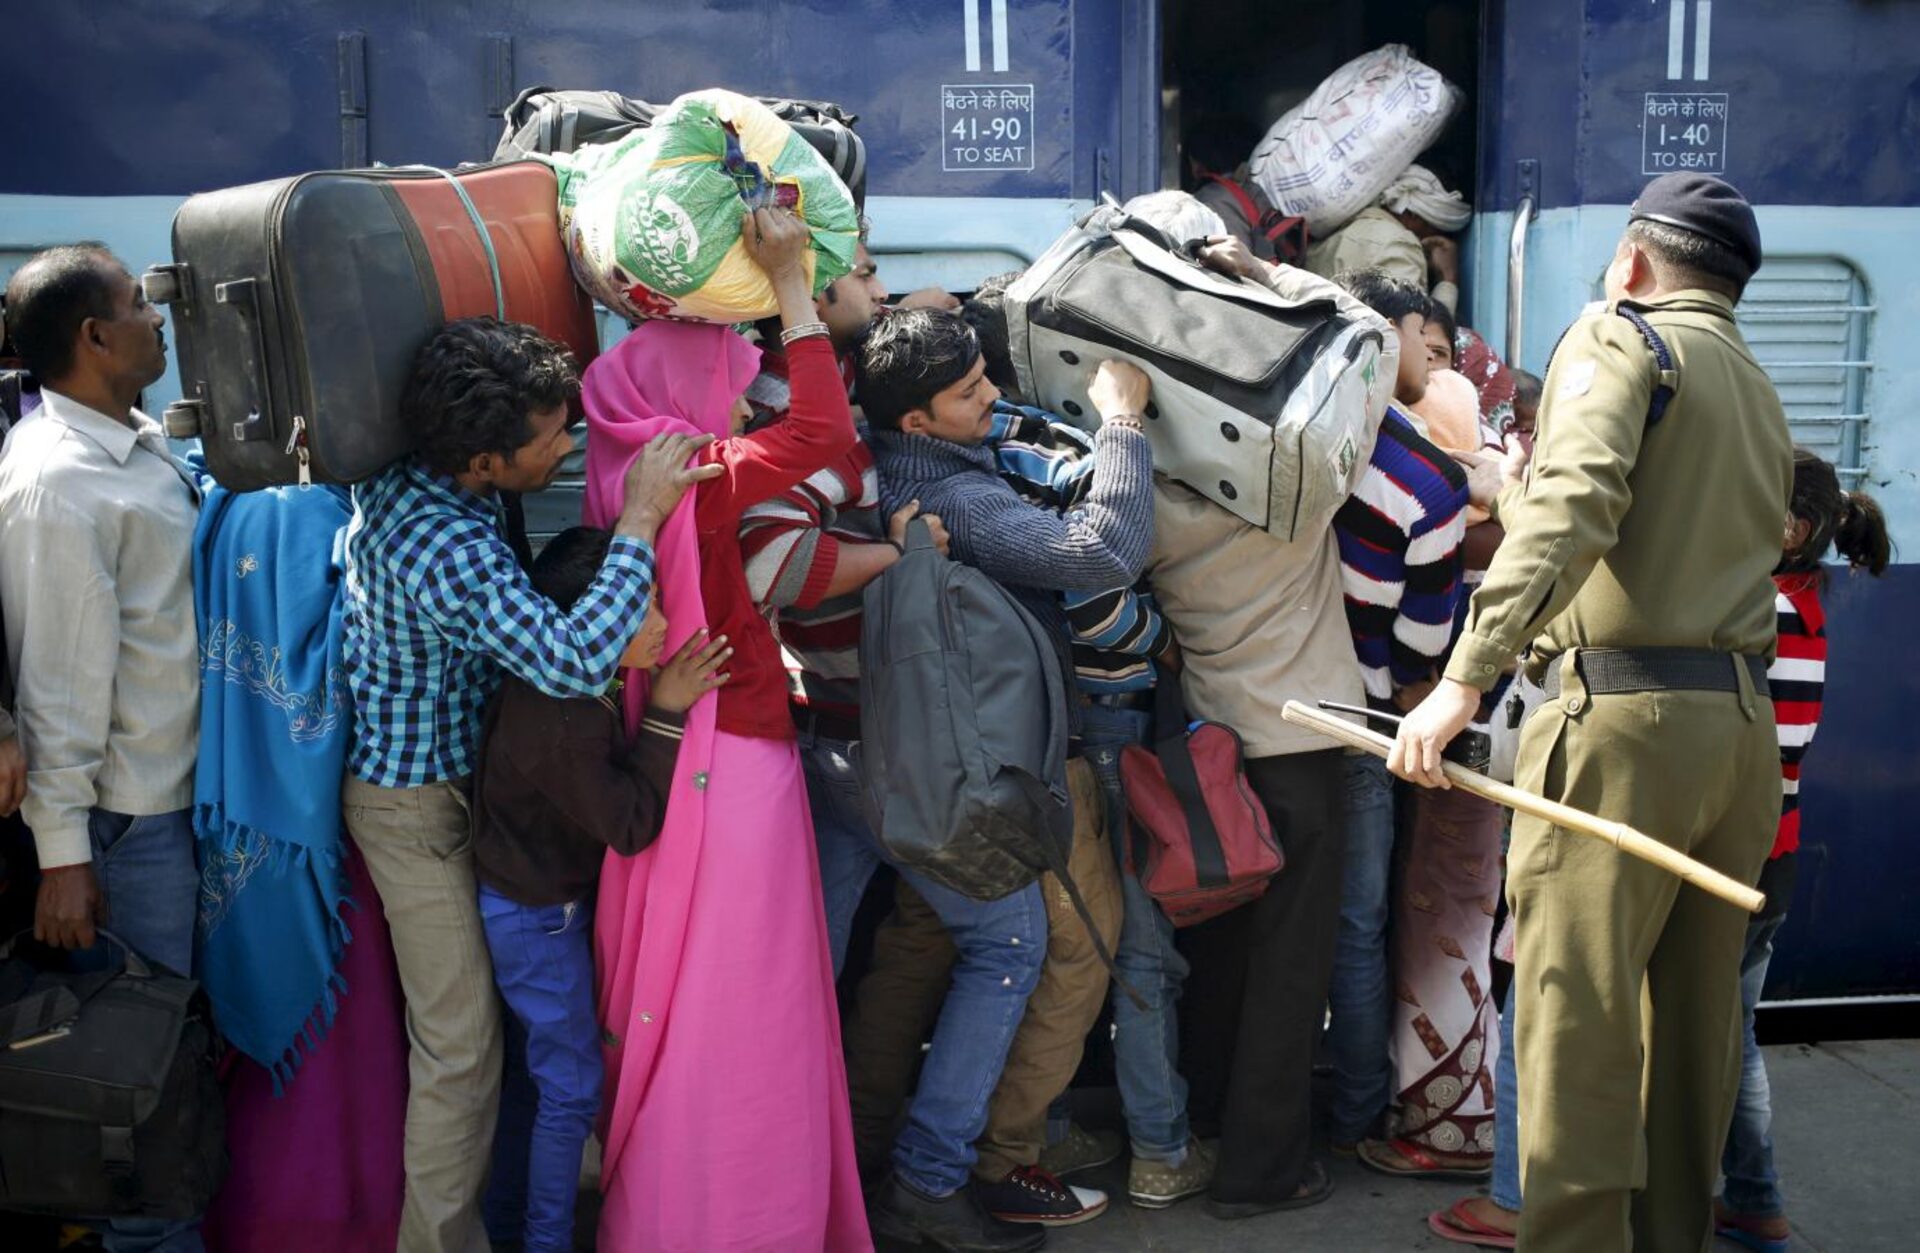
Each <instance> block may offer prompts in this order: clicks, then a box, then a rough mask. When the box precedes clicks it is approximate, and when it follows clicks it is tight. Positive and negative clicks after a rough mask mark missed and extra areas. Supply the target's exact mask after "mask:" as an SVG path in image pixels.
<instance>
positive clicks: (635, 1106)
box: [584, 210, 871, 1253]
mask: <svg viewBox="0 0 1920 1253" xmlns="http://www.w3.org/2000/svg"><path fill="white" fill-rule="evenodd" d="M806 240H807V235H806V228H805V227H804V226H803V225H802V224H801V223H800V222H799V221H798V220H797V219H795V218H793V217H792V216H791V215H790V214H787V213H785V212H784V211H780V210H760V211H759V212H757V213H755V214H754V216H753V220H752V221H751V222H750V223H749V225H748V227H747V231H746V244H747V250H748V252H749V253H750V254H752V255H753V257H754V259H755V260H756V261H757V262H758V263H759V264H760V265H761V267H762V268H763V269H765V270H766V271H767V273H768V276H769V277H770V278H771V279H772V280H773V285H774V289H775V291H776V293H777V294H778V295H779V298H780V315H781V320H782V322H783V324H784V325H785V327H786V329H787V332H788V335H787V336H783V339H787V341H788V346H787V357H788V362H789V367H790V371H791V381H792V387H793V404H792V408H791V410H790V411H789V414H788V416H787V417H786V418H785V419H783V420H782V421H779V422H776V423H774V424H773V425H771V426H769V427H767V428H765V429H764V430H761V431H758V432H756V433H754V434H752V435H742V434H740V433H739V429H740V423H741V422H742V421H744V417H745V405H744V401H743V400H742V394H743V393H744V392H745V391H746V388H747V384H748V383H750V382H752V380H753V378H754V375H755V372H756V370H757V368H758V363H759V356H760V354H759V350H758V349H755V348H753V347H752V346H750V345H749V344H748V343H747V342H746V341H745V340H743V339H741V338H740V337H739V336H738V335H736V334H734V333H733V332H732V331H730V330H728V329H726V328H724V327H717V326H695V325H689V324H684V323H671V322H650V323H647V324H644V325H642V326H641V327H640V328H639V329H637V330H635V331H634V332H633V333H632V334H631V335H629V336H628V337H627V338H626V339H625V340H624V341H622V342H621V343H620V344H619V345H618V346H617V347H616V348H614V349H613V351H611V352H609V353H608V354H606V355H605V356H603V357H601V358H600V359H599V360H598V361H596V362H595V363H594V364H593V366H592V367H591V368H589V369H588V371H587V374H586V380H585V389H584V392H585V395H584V399H585V404H586V410H587V423H588V432H589V439H588V452H587V501H586V509H585V516H586V521H587V522H588V523H589V524H600V525H604V524H605V523H606V522H607V521H609V520H610V519H612V518H613V517H614V516H616V515H617V513H618V512H619V509H620V504H621V499H620V497H621V489H622V479H623V477H624V475H625V472H626V468H627V466H628V465H629V464H630V463H631V462H632V460H633V458H634V457H635V456H637V455H638V454H639V452H640V450H641V448H642V447H643V446H645V444H646V443H647V442H648V441H649V440H651V439H653V438H655V437H656V436H659V435H664V434H669V433H673V432H691V433H694V434H704V435H710V436H714V437H715V438H716V441H717V442H715V443H713V444H711V445H709V446H708V447H706V448H705V449H704V450H702V452H701V453H700V459H701V460H703V461H705V462H707V463H709V464H713V465H717V466H720V467H721V468H722V473H721V474H720V475H719V476H718V477H716V478H713V479H710V480H708V481H706V482H703V483H701V484H700V485H699V486H698V487H697V488H696V489H695V490H694V492H692V493H690V494H689V495H688V496H687V498H686V499H684V500H682V501H681V503H680V505H679V507H678V508H677V509H676V510H675V511H674V513H673V515H672V516H671V517H670V518H669V519H668V521H667V523H666V525H665V526H664V527H663V528H662V529H661V531H660V538H659V541H658V545H659V548H658V554H657V559H658V560H657V570H658V577H659V595H660V604H661V606H662V608H663V609H664V611H665V613H666V616H667V621H668V624H669V626H668V646H669V647H670V648H677V647H678V646H679V645H680V643H681V642H682V641H684V640H686V639H687V638H688V637H689V636H691V635H692V634H694V633H695V632H696V631H703V630H705V631H710V632H711V633H712V634H713V635H714V636H725V637H726V641H727V643H729V644H730V645H731V646H732V647H733V649H734V654H733V660H732V662H731V664H730V674H731V680H730V682H729V683H728V685H727V686H726V687H724V688H722V689H721V690H720V691H719V692H717V693H715V694H714V696H710V697H707V698H703V699H702V700H700V701H699V702H698V703H696V704H695V705H694V706H693V708H692V709H691V710H689V711H688V714H687V721H686V730H685V738H684V739H683V741H682V743H681V748H680V760H679V763H678V765H677V766H676V768H675V771H674V781H673V790H672V792H671V794H670V797H669V800H668V808H667V817H666V825H665V827H664V829H663V830H662V832H661V835H660V838H659V840H658V841H657V842H656V843H655V844H654V845H653V846H652V847H650V848H648V849H647V850H646V851H645V852H642V853H641V854H639V855H638V856H635V857H630V858H629V857H619V856H609V857H608V859H607V864H606V868H605V870H604V871H603V873H602V876H601V880H600V898H599V909H598V914H597V916H596V922H595V957H596V965H597V967H598V977H599V984H600V987H599V1004H600V1022H601V1025H602V1027H603V1028H604V1029H605V1032H606V1039H607V1059H606V1060H607V1071H606V1082H605V1098H604V1104H603V1107H602V1113H601V1118H602V1125H603V1131H602V1140H603V1142H604V1145H605V1150H604V1154H603V1157H602V1167H601V1187H602V1190H603V1191H604V1192H605V1194H606V1202H605V1205H604V1207H603V1208H602V1210H601V1217H600V1232H599V1247H600V1248H601V1249H602V1250H606V1251H609V1253H624V1251H626V1250H640V1249H645V1250H655V1249H687V1250H702V1251H706V1250H713V1251H716V1253H717V1251H719V1250H749V1249H752V1250H760V1249H779V1250H808V1249H827V1250H834V1251H836V1253H837V1251H838V1250H843V1249H867V1248H870V1247H871V1240H870V1239H869V1237H868V1234H867V1223H866V1214H865V1210H864V1207H863V1205H862V1202H861V1196H860V1183H859V1176H858V1173H857V1172H856V1170H855V1168H854V1159H853V1135H852V1130H851V1124H850V1122H849V1118H848V1111H847V1084H846V1071H845V1068H844V1064H843V1062H842V1060H841V1052H840V1024H839V1017H838V1013H837V1010H836V1007H835V1003H834V992H833V970H832V960H831V956H830V954H829V951H828V945H827V932H826V921H825V916H824V914H823V912H822V908H821V903H820V869H819V863H818V860H817V856H816V853H815V851H814V840H813V828H812V820H811V818H810V817H809V816H808V809H807V798H806V788H805V785H804V783H803V781H802V777H801V774H800V764H799V758H798V755H797V753H796V751H795V747H794V732H793V724H792V721H791V716H790V715H789V714H788V712H787V696H786V673H785V668H784V666H783V665H782V663H781V659H780V652H779V646H778V644H777V643H776V642H775V641H774V638H773V634H772V631H771V628H769V627H768V625H767V623H766V621H765V620H764V619H762V618H761V617H759V615H758V614H757V613H755V611H754V608H753V604H752V598H751V596H750V595H749V593H748V591H747V585H746V578H745V575H744V573H743V571H742V564H741V555H740V545H739V539H738V533H739V525H740V515H741V512H742V511H743V510H745V509H746V508H747V506H749V505H752V504H754V503H756V502H758V501H761V500H765V499H767V498H768V497H771V496H774V495H777V494H778V493H779V492H781V491H784V490H786V489H787V488H789V487H791V486H793V485H794V484H795V483H798V482H800V481H801V480H803V479H805V478H806V477H807V476H809V475H810V474H812V473H814V472H815V471H816V470H819V469H820V468H822V467H823V466H825V465H827V464H828V463H829V462H830V461H833V460H834V459H836V458H838V457H840V456H842V455H844V454H845V453H846V452H847V451H848V449H849V448H850V447H851V446H852V444H853V441H854V438H855V436H854V430H853V421H852V417H851V416H850V414H849V412H848V409H847V397H846V391H845V387H844V384H843V383H842V382H841V380H840V375H839V372H838V370H837V368H836V366H835V363H834V357H833V351H832V348H831V346H830V345H829V344H828V342H827V338H826V327H825V326H824V325H821V324H820V323H819V322H817V321H815V314H814V307H813V300H812V292H811V289H810V285H809V282H808V279H807V275H806V271H805V270H804V269H803V268H802V265H801V259H802V258H803V256H804V249H805V247H806ZM816 328H817V329H816ZM629 679H630V682H629V684H628V686H627V689H626V701H627V706H626V710H627V720H628V727H629V730H631V729H632V728H633V727H634V726H635V725H636V724H637V723H638V721H639V717H640V711H641V709H642V708H643V706H644V703H645V700H646V696H645V687H646V684H645V682H644V676H640V675H630V676H629Z"/></svg>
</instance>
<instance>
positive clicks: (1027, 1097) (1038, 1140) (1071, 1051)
mask: <svg viewBox="0 0 1920 1253" xmlns="http://www.w3.org/2000/svg"><path fill="white" fill-rule="evenodd" d="M1067 786H1068V788H1069V789H1070V790H1071V792H1072V794H1073V851H1072V852H1071V853H1070V854H1068V857H1067V870H1068V872H1069V873H1070V874H1072V875H1073V882H1074V885H1075V886H1076V887H1078V888H1079V889H1080V897H1081V899H1082V900H1083V901H1085V902H1086V906H1087V913H1088V914H1090V915H1091V916H1092V917H1093V923H1094V926H1096V927H1097V928H1099V931H1100V943H1101V944H1103V945H1105V946H1106V950H1107V953H1108V954H1109V955H1111V954H1112V953H1113V950H1114V946H1115V945H1117V944H1119V942H1120V920H1121V913H1122V910H1123V908H1124V906H1123V905H1122V902H1121V896H1120V869H1119V866H1118V865H1117V864H1116V863H1115V861H1114V857H1113V845H1112V843H1111V842H1109V840H1108V838H1107V823H1106V805H1105V797H1104V796H1103V795H1102V793H1101V791H1100V782H1099V779H1098V778H1097V777H1096V776H1095V775H1094V773H1093V767H1092V766H1091V765H1089V764H1088V763H1087V762H1086V760H1085V759H1084V758H1080V757H1075V758H1073V759H1071V760H1070V761H1068V762H1067ZM1040 888H1041V891H1042V892H1044V893H1045V894H1046V899H1047V962H1046V965H1045V966H1043V967H1041V969H1040V982H1039V984H1038V985H1037V986H1036V987H1035V988H1034V989H1033V995H1032V996H1030V997H1028V998H1027V1013H1026V1016H1025V1017H1024V1018H1022V1019H1021V1020H1020V1029H1019V1030H1018V1031H1017V1032H1015V1033H1014V1037H1013V1047H1012V1048H1010V1049H1008V1050H1007V1065H1006V1069H1004V1070H1002V1071H1001V1072H1000V1083H999V1085H998V1086H996V1087H995V1088H994V1090H993V1098H992V1099H991V1100H990V1101H988V1103H987V1129H986V1131H985V1132H984V1133H983V1134H982V1135H981V1137H980V1140H979V1142H978V1145H977V1147H978V1148H979V1151H980V1160H979V1162H978V1163H976V1164H975V1166H974V1168H973V1169H974V1174H976V1175H978V1176H979V1177H980V1178H982V1179H1000V1178H1004V1177H1005V1176H1006V1174H1007V1173H1008V1172H1009V1171H1011V1170H1013V1169H1015V1168H1016V1167H1020V1166H1033V1165H1037V1164H1038V1163H1039V1161H1040V1150H1041V1149H1044V1148H1045V1147H1046V1146H1047V1107H1048V1106H1049V1105H1052V1104H1053V1101H1054V1098H1055V1097H1057V1096H1059V1095H1060V1094H1061V1093H1063V1092H1065V1091H1066V1090H1067V1085H1069V1084H1070V1083H1072V1082H1073V1074H1074V1072H1075V1071H1076V1070H1079V1069H1080V1055H1081V1054H1082V1053H1083V1052H1084V1051H1085V1049H1086V1044H1087V1033H1088V1032H1089V1031H1091V1030H1093V1024H1094V1022H1095V1020H1097V1019H1098V1018H1099V1017H1100V1007H1101V1006H1102V1005H1104V1004H1106V1001H1107V983H1108V980H1109V975H1108V973H1107V967H1106V963H1104V962H1102V961H1101V960H1100V953H1099V951H1098V949H1096V948H1095V947H1094V943H1093V937H1092V936H1090V935H1089V934H1088V933H1087V924H1086V923H1084V922H1082V921H1080V914H1079V912H1078V911H1077V910H1075V909H1074V907H1073V899H1072V898H1071V897H1069V896H1068V895H1067V890H1066V888H1064V887H1062V886H1061V884H1060V881H1059V880H1058V879H1057V878H1055V877H1054V876H1053V875H1051V874H1049V875H1046V876H1044V877H1043V878H1042V879H1041V880H1040Z"/></svg>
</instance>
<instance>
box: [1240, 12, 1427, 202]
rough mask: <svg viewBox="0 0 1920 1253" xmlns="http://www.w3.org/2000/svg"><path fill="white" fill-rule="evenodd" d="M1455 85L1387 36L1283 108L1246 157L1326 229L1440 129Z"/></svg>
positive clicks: (1373, 197) (1264, 180)
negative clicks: (1381, 44)
mask: <svg viewBox="0 0 1920 1253" xmlns="http://www.w3.org/2000/svg"><path fill="white" fill-rule="evenodd" d="M1463 98H1464V97H1463V96H1462V94H1461V91H1460V89H1459V88H1458V87H1455V86H1454V85H1453V84H1452V83H1449V82H1448V81H1447V80H1446V79H1445V78H1443V77H1441V75H1440V72H1439V71H1438V70H1435V69H1433V68H1431V67H1429V66H1427V65H1424V64H1422V63H1421V62H1419V61H1417V60H1415V59H1414V56H1413V53H1412V51H1411V50H1410V49H1408V47H1407V46H1406V45H1405V44H1388V45H1386V46H1385V47H1383V48H1376V49H1375V50H1374V51H1372V52H1368V53H1364V54H1362V55H1361V56H1357V57H1355V58H1354V59H1353V60H1351V61H1349V62H1347V63H1346V64H1345V65H1343V66H1341V67H1340V68H1339V69H1337V70H1335V71H1334V72H1333V73H1332V74H1331V75H1329V76H1328V77H1327V79H1326V81H1324V82H1322V83H1321V84H1320V85H1319V86H1318V87H1316V88H1314V90H1313V94H1312V95H1310V96H1308V97H1307V98H1306V99H1305V100H1302V101H1301V102H1300V103H1299V104H1297V105H1295V106H1294V107H1293V108H1291V109H1289V110H1288V111H1287V112H1286V113H1285V114H1284V115H1283V116H1282V117H1281V118H1280V120H1279V121H1277V122H1275V123H1274V124H1273V127H1272V128H1271V129H1270V130H1268V131H1267V134H1266V137H1265V138H1264V139H1262V140H1261V141H1260V143H1259V146H1258V147H1256V148H1255V149H1254V150H1253V156H1252V158H1251V159H1250V160H1249V162H1248V165H1249V169H1250V172H1251V173H1252V175H1253V180H1254V182H1256V183H1258V184H1259V185H1260V190H1262V191H1264V192H1265V193H1266V194H1267V199H1268V200H1270V201H1272V202H1273V204H1274V205H1275V206H1276V207H1277V208H1278V209H1279V210H1280V211H1281V212H1282V213H1285V214H1287V215H1288V216H1294V215H1298V216H1301V217H1304V218H1306V219H1307V227H1308V230H1309V231H1310V232H1311V233H1312V236H1313V238H1315V239H1324V238H1325V237H1326V236H1327V235H1329V234H1331V233H1332V232H1334V231H1336V230H1339V229H1340V228H1341V227H1342V226H1345V225H1346V224H1347V223H1348V222H1351V221H1352V220H1353V219H1354V218H1355V217H1357V216H1358V215H1359V214H1360V213H1361V211H1362V210H1364V209H1366V208H1368V207H1369V206H1371V205H1372V204H1373V203H1374V202H1376V201H1378V200H1379V199H1380V196H1381V194H1382V193H1383V192H1385V191H1386V189H1387V187H1388V186H1389V185H1390V184H1391V183H1392V182H1393V180H1394V179H1396V178H1398V177H1399V175H1400V172H1401V171H1402V170H1404V169H1406V168H1407V166H1409V165H1411V164H1412V163H1413V161H1414V158H1416V157H1418V156H1419V155H1420V154H1421V153H1422V152H1424V151H1426V149H1427V148H1428V146H1430V145H1431V144H1432V143H1433V141H1434V140H1435V139H1436V138H1438V137H1439V135H1440V131H1441V130H1442V128H1444V127H1445V126H1446V124H1447V122H1448V120H1449V119H1450V118H1452V117H1453V115H1454V113H1455V112H1456V111H1458V109H1459V108H1460V105H1461V103H1462V100H1463Z"/></svg>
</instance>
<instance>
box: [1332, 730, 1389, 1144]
mask: <svg viewBox="0 0 1920 1253" xmlns="http://www.w3.org/2000/svg"><path fill="white" fill-rule="evenodd" d="M1346 771H1347V863H1346V871H1345V875H1344V878H1343V880H1342V882H1341V886H1340V932H1339V938H1338V940H1337V941H1336V942H1335V946H1334V958H1333V983H1332V985H1331V986H1330V987H1329V988H1328V990H1327V1004H1328V1007H1329V1009H1330V1010H1331V1011H1332V1021H1331V1022H1330V1023H1329V1024H1328V1026H1327V1034H1326V1054H1327V1059H1328V1060H1329V1061H1330V1062H1331V1063H1332V1065H1333V1110H1332V1119H1333V1126H1332V1135H1333V1140H1334V1143H1336V1144H1352V1143H1354V1142H1356V1141H1358V1140H1360V1139H1361V1138H1362V1137H1364V1136H1367V1135H1370V1134H1372V1132H1373V1125H1374V1123H1375V1121H1376V1120H1377V1119H1378V1118H1379V1117H1380V1115H1381V1113H1382V1112H1384V1111H1385V1110H1386V1108H1387V1102H1388V1101H1389V1100H1390V1099H1391V1097H1392V1095H1393V1060H1392V1057H1391V1056H1390V1054H1389V1052H1388V1040H1389V1037H1390V1035H1391V1032H1392V1028H1393V987H1392V984H1391V982H1390V981H1389V979H1388V975H1387V912H1388V909H1387V900H1388V888H1389V886H1390V884H1391V882H1392V878H1393V834H1394V827H1393V778H1392V776H1391V775H1389V774H1388V773H1387V763H1386V762H1384V761H1382V760H1380V759H1379V758H1378V757H1375V756H1373V755H1371V754H1367V753H1352V754H1349V755H1348V756H1347V758H1346Z"/></svg>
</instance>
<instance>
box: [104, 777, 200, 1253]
mask: <svg viewBox="0 0 1920 1253" xmlns="http://www.w3.org/2000/svg"><path fill="white" fill-rule="evenodd" d="M87 837H88V843H89V844H90V845H91V846H92V850H93V874H94V878H95V879H96V880H97V881H98V883H99V884H100V895H101V897H102V898H103V899H104V900H105V901H106V903H107V929H108V930H110V931H112V932H113V934H114V935H115V936H116V937H118V938H119V939H121V940H123V941H125V942H126V943H127V944H128V945H129V946H131V947H132V948H133V950H134V951H135V952H137V953H139V954H140V956H142V957H144V958H146V959H147V960H148V961H153V962H158V963H160V964H161V965H163V966H165V967H167V968H168V969H170V970H173V971H174V972H176V973H178V974H183V975H184V974H191V973H192V972H193V925H194V916H195V913H196V911H197V910H198V909H199V907H200V871H199V868H198V867H197V866H196V865H195V863H194V855H193V814H192V811H190V810H185V809H180V810H175V811H174V812H173V813H168V814H154V815H152V816H151V817H142V818H135V817H130V816H129V815H127V814H116V813H110V812H108V811H107V810H104V809H96V810H94V811H93V812H92V813H91V814H89V815H88V816H87ZM95 951H96V952H99V953H100V954H101V959H102V960H104V958H105V950H104V948H101V949H96V950H95ZM100 1235H101V1243H102V1244H103V1245H104V1246H105V1247H106V1248H107V1250H108V1253H200V1250H202V1249H203V1248H204V1247H205V1246H204V1245H203V1244H202V1243H201V1241H200V1220H199V1219H197V1218H191V1219H184V1220H167V1219H159V1218H113V1219H108V1220H106V1221H104V1222H102V1223H101V1224H100Z"/></svg>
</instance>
